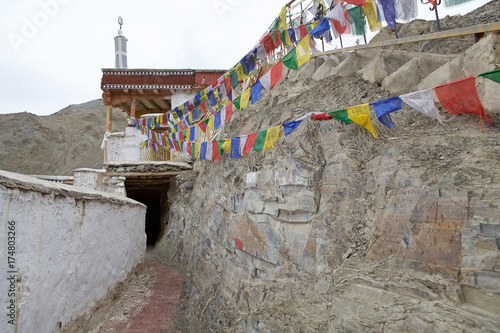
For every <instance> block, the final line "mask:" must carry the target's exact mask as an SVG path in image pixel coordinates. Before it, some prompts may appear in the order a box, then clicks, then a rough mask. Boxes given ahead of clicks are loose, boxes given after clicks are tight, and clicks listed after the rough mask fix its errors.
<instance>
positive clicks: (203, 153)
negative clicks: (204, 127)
mask: <svg viewBox="0 0 500 333" xmlns="http://www.w3.org/2000/svg"><path fill="white" fill-rule="evenodd" d="M206 156H207V143H206V142H202V143H201V148H200V160H204V159H206V158H205V157H206Z"/></svg>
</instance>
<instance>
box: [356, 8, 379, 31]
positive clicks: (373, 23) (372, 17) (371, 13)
mask: <svg viewBox="0 0 500 333" xmlns="http://www.w3.org/2000/svg"><path fill="white" fill-rule="evenodd" d="M373 5H374V4H373V0H367V1H366V5H365V6H364V7H361V8H363V10H364V11H365V14H366V19H367V20H368V26H369V27H370V30H371V31H379V30H380V29H382V23H381V22H379V21H378V20H377V12H376V10H375V7H374V6H373Z"/></svg>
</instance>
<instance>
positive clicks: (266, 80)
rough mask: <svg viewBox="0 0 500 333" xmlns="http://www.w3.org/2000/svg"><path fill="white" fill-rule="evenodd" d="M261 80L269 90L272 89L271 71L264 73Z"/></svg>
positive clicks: (263, 85)
mask: <svg viewBox="0 0 500 333" xmlns="http://www.w3.org/2000/svg"><path fill="white" fill-rule="evenodd" d="M259 81H260V84H261V86H262V87H264V89H266V90H267V91H269V90H271V71H270V70H269V71H267V73H266V74H264V75H263V76H262V77H261V78H260V80H259Z"/></svg>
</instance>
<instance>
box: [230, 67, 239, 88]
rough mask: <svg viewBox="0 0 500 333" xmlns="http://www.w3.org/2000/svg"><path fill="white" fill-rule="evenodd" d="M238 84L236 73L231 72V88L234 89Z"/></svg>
mask: <svg viewBox="0 0 500 333" xmlns="http://www.w3.org/2000/svg"><path fill="white" fill-rule="evenodd" d="M239 83H240V80H239V79H238V73H237V72H236V71H235V70H233V71H232V72H231V84H232V85H233V86H232V88H236V87H237V86H238V84H239Z"/></svg>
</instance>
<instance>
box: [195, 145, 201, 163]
mask: <svg viewBox="0 0 500 333" xmlns="http://www.w3.org/2000/svg"><path fill="white" fill-rule="evenodd" d="M194 147H195V151H194V158H198V159H199V158H200V150H201V143H200V142H195V143H194Z"/></svg>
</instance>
